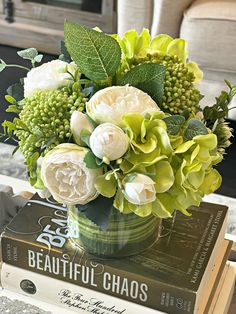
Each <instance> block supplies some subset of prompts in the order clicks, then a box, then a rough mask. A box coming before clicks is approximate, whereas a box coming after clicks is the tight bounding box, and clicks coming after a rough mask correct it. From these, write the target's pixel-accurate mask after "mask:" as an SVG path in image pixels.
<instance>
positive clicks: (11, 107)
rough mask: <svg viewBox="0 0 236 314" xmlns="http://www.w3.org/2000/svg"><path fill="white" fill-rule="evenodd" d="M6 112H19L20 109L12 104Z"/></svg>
mask: <svg viewBox="0 0 236 314" xmlns="http://www.w3.org/2000/svg"><path fill="white" fill-rule="evenodd" d="M6 112H14V113H19V112H20V110H19V108H18V107H17V106H16V105H10V106H9V107H8V108H7V109H6Z"/></svg>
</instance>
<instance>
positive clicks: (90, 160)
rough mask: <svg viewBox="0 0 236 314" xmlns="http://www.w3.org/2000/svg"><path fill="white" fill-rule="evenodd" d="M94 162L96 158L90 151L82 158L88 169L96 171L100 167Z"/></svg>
mask: <svg viewBox="0 0 236 314" xmlns="http://www.w3.org/2000/svg"><path fill="white" fill-rule="evenodd" d="M96 160H97V158H96V156H95V155H94V154H93V153H92V152H91V151H89V152H87V154H86V155H85V157H84V162H85V164H86V167H87V168H89V169H97V168H100V167H101V165H98V163H97V161H96Z"/></svg>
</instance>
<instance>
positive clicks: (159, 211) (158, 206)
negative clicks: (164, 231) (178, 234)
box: [152, 196, 174, 218]
mask: <svg viewBox="0 0 236 314" xmlns="http://www.w3.org/2000/svg"><path fill="white" fill-rule="evenodd" d="M171 204H172V199H169V200H167V198H166V199H165V202H162V201H161V198H159V196H158V197H157V198H156V200H155V201H154V202H153V203H152V213H153V215H155V216H157V217H159V218H170V217H171V212H173V211H174V210H173V209H172V210H171V211H170V208H171Z"/></svg>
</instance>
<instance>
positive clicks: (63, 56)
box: [59, 40, 72, 63]
mask: <svg viewBox="0 0 236 314" xmlns="http://www.w3.org/2000/svg"><path fill="white" fill-rule="evenodd" d="M59 59H60V60H61V61H65V62H67V63H70V62H71V61H72V60H71V57H70V55H69V52H68V50H67V49H66V46H65V42H64V41H63V40H62V41H61V54H60V56H59Z"/></svg>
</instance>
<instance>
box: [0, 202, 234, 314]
mask: <svg viewBox="0 0 236 314" xmlns="http://www.w3.org/2000/svg"><path fill="white" fill-rule="evenodd" d="M190 212H191V214H192V215H191V216H190V217H187V216H184V215H182V214H181V213H179V212H178V213H177V214H176V216H175V217H174V218H173V219H168V220H164V221H163V231H162V235H161V237H160V239H159V240H158V241H157V242H156V243H155V244H154V245H153V246H152V247H151V248H149V249H147V250H146V251H145V252H143V253H142V254H139V255H136V256H131V257H128V258H124V259H116V260H114V259H113V260H109V259H107V260H105V259H99V258H98V257H94V256H91V255H88V254H86V253H85V252H84V251H82V250H81V249H80V248H79V247H75V246H74V245H73V241H71V239H70V237H69V234H68V230H67V211H66V208H64V207H61V206H58V205H54V204H50V203H47V202H46V201H42V199H39V198H37V196H34V197H33V198H32V199H30V200H29V202H28V203H27V204H26V206H24V207H23V208H22V210H21V211H20V212H19V213H18V214H17V215H16V216H15V217H14V218H13V220H12V221H11V222H10V224H9V225H8V226H7V227H6V229H5V231H4V232H3V234H2V239H1V246H2V262H3V263H2V269H1V284H2V287H3V288H4V289H7V290H10V291H12V292H19V293H23V294H25V295H29V296H32V298H35V299H39V300H42V301H45V302H48V303H53V304H56V305H59V306H60V308H61V313H67V312H66V311H72V312H77V313H95V314H111V313H112V314H121V313H126V314H134V313H135V314H138V313H145V314H146V313H147V314H151V313H153V314H155V313H156V314H157V313H180V314H182V313H183V314H184V313H188V314H189V313H190V314H191V313H194V314H195V313H197V314H203V313H207V314H208V313H214V314H219V313H227V310H228V307H229V304H230V300H231V297H232V293H233V290H234V282H235V267H234V266H233V264H232V263H230V262H228V261H227V260H228V256H229V253H230V250H231V246H232V242H231V241H229V240H225V239H224V235H225V231H226V225H227V207H226V206H222V205H216V204H211V203H204V202H203V203H202V204H201V206H200V207H199V208H198V207H192V208H191V210H190ZM222 295H223V296H224V297H223V298H222V297H221V298H220V297H219V296H222Z"/></svg>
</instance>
